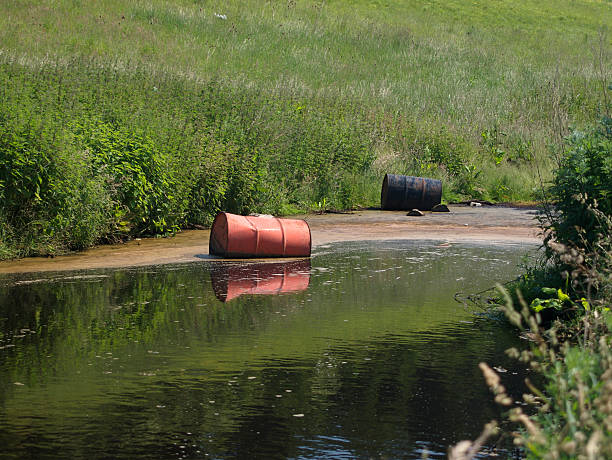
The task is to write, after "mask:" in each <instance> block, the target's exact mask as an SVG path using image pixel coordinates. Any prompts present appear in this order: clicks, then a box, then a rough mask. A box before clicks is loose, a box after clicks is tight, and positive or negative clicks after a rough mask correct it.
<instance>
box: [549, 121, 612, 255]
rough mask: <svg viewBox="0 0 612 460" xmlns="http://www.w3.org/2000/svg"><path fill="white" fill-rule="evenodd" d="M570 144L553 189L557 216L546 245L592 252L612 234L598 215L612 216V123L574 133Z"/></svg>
mask: <svg viewBox="0 0 612 460" xmlns="http://www.w3.org/2000/svg"><path fill="white" fill-rule="evenodd" d="M568 144H569V149H568V150H567V152H566V153H565V155H564V156H563V158H562V160H561V164H560V167H559V169H558V170H557V171H556V172H555V178H554V185H553V187H552V188H551V195H552V197H553V200H554V202H555V208H556V214H555V215H554V217H553V218H552V221H551V222H550V223H549V225H548V227H547V229H548V230H549V231H550V233H549V235H548V238H547V241H549V240H550V239H551V238H554V239H555V240H556V241H558V242H560V243H562V244H566V245H569V246H572V247H581V248H584V249H586V250H591V249H592V247H593V245H594V243H595V242H596V241H597V240H598V239H600V238H601V237H602V236H603V235H606V234H608V233H610V231H611V230H612V229H610V227H609V226H608V224H607V222H606V221H605V219H602V218H601V217H600V215H599V213H602V214H603V215H606V216H612V119H610V118H607V117H606V118H604V119H603V120H602V122H601V124H600V126H598V127H596V128H594V129H591V130H589V131H586V132H580V131H574V132H573V133H572V135H571V136H570V137H569V139H568Z"/></svg>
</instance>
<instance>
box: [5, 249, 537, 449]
mask: <svg viewBox="0 0 612 460" xmlns="http://www.w3.org/2000/svg"><path fill="white" fill-rule="evenodd" d="M530 249H531V250H533V247H527V248H525V247H518V246H498V247H493V246H490V247H478V246H470V245H455V246H453V245H450V246H449V245H443V246H440V245H436V244H435V243H429V242H427V243H424V242H377V243H349V244H346V243H344V244H337V245H332V246H330V247H328V248H323V249H322V250H321V251H320V252H319V254H317V255H316V256H315V257H313V258H312V261H308V260H306V261H291V262H288V263H266V264H259V263H249V264H246V265H245V264H238V263H219V262H215V263H207V262H205V261H203V262H201V263H195V264H189V265H180V266H178V265H177V266H159V267H147V268H139V269H130V270H105V271H97V272H79V273H70V274H67V273H62V274H45V275H44V276H39V275H27V276H24V275H22V276H20V277H17V276H13V277H4V278H1V279H0V444H1V445H2V446H3V451H2V454H0V456H2V457H5V458H74V457H88V458H134V457H138V458H204V457H212V458H236V457H237V458H370V457H371V458H399V457H402V458H403V457H408V458H415V457H416V458H418V457H420V456H421V453H422V452H423V451H424V450H427V451H428V452H429V456H430V457H431V458H439V457H443V456H445V452H446V448H447V446H448V445H449V444H451V443H454V442H456V441H458V440H460V439H466V438H474V437H475V436H477V434H478V433H479V431H480V429H481V427H482V425H483V423H485V422H487V421H489V420H490V419H491V418H496V417H499V414H500V412H499V409H498V408H497V407H496V406H495V405H494V404H493V403H492V402H491V399H492V398H491V397H490V394H489V392H488V390H487V388H486V387H485V385H484V382H483V380H482V378H481V376H480V373H479V370H478V368H477V364H478V362H480V361H483V360H485V361H487V362H489V363H490V364H491V365H495V366H498V367H502V368H504V369H507V374H506V376H507V377H508V378H507V379H506V381H508V382H510V385H509V386H511V387H513V388H514V391H515V392H516V393H517V395H520V393H521V387H520V381H521V380H522V378H523V377H524V371H523V370H521V369H518V368H517V367H516V364H515V363H513V362H511V361H509V360H508V359H507V358H506V357H505V356H504V353H503V351H504V350H505V349H506V348H508V347H509V346H517V345H520V344H519V343H518V340H517V338H516V336H515V334H514V333H513V332H512V331H509V330H508V329H507V327H506V326H505V325H504V324H502V323H498V322H495V321H491V320H486V319H483V318H478V317H475V316H474V315H473V314H472V312H470V311H467V310H465V309H464V308H462V307H461V306H460V305H458V304H457V303H456V302H454V300H453V295H454V293H455V292H458V291H462V292H476V291H479V290H482V289H484V288H486V287H488V286H490V285H491V284H492V283H494V282H497V281H505V280H507V279H510V278H512V277H514V276H516V274H517V273H518V272H519V271H520V269H519V268H518V267H517V265H518V263H519V262H520V261H521V259H522V257H523V255H524V254H525V253H526V252H527V251H528V250H530ZM264 293H265V294H271V293H275V294H276V295H262V294H264ZM257 294H259V295H257ZM219 298H220V299H221V301H220V300H219ZM229 300H231V302H230V301H229ZM507 454H508V452H506V453H505V454H504V455H507Z"/></svg>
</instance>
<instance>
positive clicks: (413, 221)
mask: <svg viewBox="0 0 612 460" xmlns="http://www.w3.org/2000/svg"><path fill="white" fill-rule="evenodd" d="M449 208H450V210H451V212H450V213H431V212H426V213H425V215H424V216H422V217H408V216H406V212H405V211H378V210H364V211H356V212H352V213H347V214H322V215H308V216H301V217H300V218H304V219H305V220H306V221H307V222H308V224H309V225H310V230H311V234H312V245H313V254H316V252H317V248H318V247H320V246H323V245H327V244H329V243H335V242H341V241H365V240H439V241H441V242H444V243H453V242H469V241H471V242H482V243H487V244H494V243H514V244H538V243H540V242H541V239H540V237H539V229H538V227H537V221H536V220H535V217H536V211H535V210H533V209H525V208H511V207H498V206H482V207H469V206H449ZM209 235H210V232H209V231H208V230H188V231H183V232H181V233H179V234H177V235H176V236H174V237H171V238H143V239H141V240H134V241H130V242H128V243H126V244H121V245H109V246H99V247H96V248H92V249H89V250H87V251H83V252H80V253H76V254H70V255H65V256H58V257H53V258H50V257H29V258H25V259H20V260H17V261H6V262H0V273H28V272H47V271H65V270H86V269H99V268H119V267H134V266H144V265H158V264H170V263H185V262H194V261H201V260H211V261H212V260H223V259H220V258H218V257H214V256H209V255H208V238H209Z"/></svg>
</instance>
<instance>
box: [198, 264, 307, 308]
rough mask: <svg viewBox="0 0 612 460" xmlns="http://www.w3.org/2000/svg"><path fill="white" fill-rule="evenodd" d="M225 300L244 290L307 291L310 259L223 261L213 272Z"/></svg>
mask: <svg viewBox="0 0 612 460" xmlns="http://www.w3.org/2000/svg"><path fill="white" fill-rule="evenodd" d="M210 278H211V280H212V286H213V290H214V291H215V295H216V296H217V299H219V300H220V301H221V302H229V301H230V300H232V299H235V298H236V297H239V296H241V295H244V294H263V295H271V294H284V293H292V292H298V291H303V290H305V289H306V288H307V287H308V284H309V283H310V259H304V260H294V261H291V262H272V263H259V264H231V265H226V264H223V265H221V266H219V267H213V270H212V271H211V272H210Z"/></svg>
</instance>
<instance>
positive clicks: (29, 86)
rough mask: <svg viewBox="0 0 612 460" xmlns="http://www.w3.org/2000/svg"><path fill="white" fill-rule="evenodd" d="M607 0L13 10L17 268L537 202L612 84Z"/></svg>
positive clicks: (3, 44)
mask: <svg viewBox="0 0 612 460" xmlns="http://www.w3.org/2000/svg"><path fill="white" fill-rule="evenodd" d="M611 23H612V5H611V3H610V2H609V1H584V0H578V1H569V0H559V1H555V2H545V4H543V2H537V1H531V0H521V1H514V2H510V1H502V0H496V1H486V2H485V1H476V2H465V1H458V0H448V1H444V2H442V1H426V2H423V1H401V2H400V1H366V0H353V1H349V0H346V1H341V0H330V1H326V2H306V1H291V0H290V1H260V0H246V1H240V2H236V1H218V2H215V1H210V2H208V1H207V2H202V1H183V0H173V1H155V0H152V1H134V2H120V1H110V0H108V1H98V2H82V1H78V0H70V1H68V0H56V1H31V2H24V1H19V2H17V1H6V2H2V3H0V195H1V196H0V198H2V204H1V205H0V257H9V256H14V255H25V254H31V253H47V252H57V251H61V250H63V249H72V248H80V247H86V246H88V245H91V244H93V243H95V242H97V241H100V239H101V238H102V239H104V238H106V239H115V238H122V237H124V236H126V235H135V234H142V233H144V234H150V233H160V232H161V233H164V232H168V231H173V230H175V229H177V228H179V227H182V226H185V225H189V224H204V225H205V224H207V223H209V222H210V219H211V216H213V215H214V213H215V212H216V211H217V210H218V209H226V210H230V211H235V212H247V211H266V212H273V213H277V214H287V213H291V212H296V211H298V210H305V209H317V208H321V207H336V208H346V207H352V206H358V205H372V204H376V202H377V200H378V196H379V192H380V182H381V178H382V175H383V174H384V173H386V172H394V173H403V174H414V175H423V176H428V177H438V178H441V179H443V180H444V183H445V188H444V196H445V198H446V199H448V200H455V199H460V198H467V197H475V198H486V199H492V200H503V201H505V200H524V199H532V198H534V196H535V193H536V192H537V189H538V183H539V176H543V177H544V178H546V177H548V176H549V175H550V171H551V169H552V167H553V166H552V165H553V164H554V162H553V161H552V159H553V155H552V154H551V148H550V147H551V145H552V146H553V149H552V151H553V152H554V146H555V145H558V144H559V143H560V141H561V139H562V136H563V135H564V134H565V132H566V129H567V127H568V125H570V124H573V125H576V126H581V125H583V124H586V123H588V122H590V121H591V120H593V119H594V118H596V117H597V116H598V115H599V113H600V112H601V110H602V104H603V91H604V90H603V89H604V88H605V86H606V85H607V83H608V82H609V81H610V80H612V75H611V71H610V69H611V66H610V59H609V58H610V56H609V54H610V48H611V46H610V45H611V36H610V35H609V34H606V31H605V29H604V28H603V25H605V24H611Z"/></svg>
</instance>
